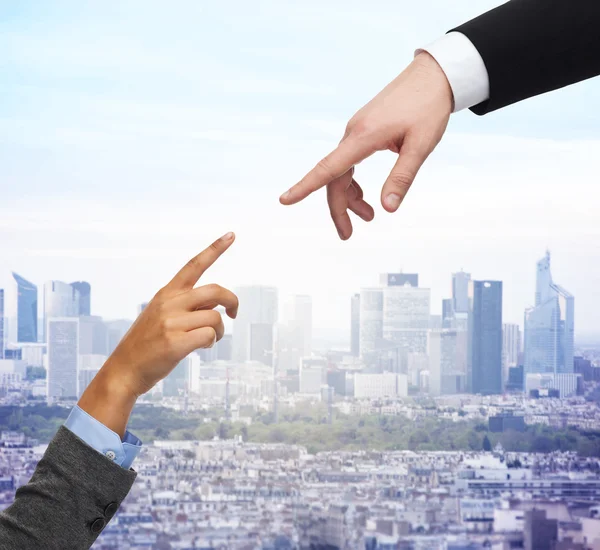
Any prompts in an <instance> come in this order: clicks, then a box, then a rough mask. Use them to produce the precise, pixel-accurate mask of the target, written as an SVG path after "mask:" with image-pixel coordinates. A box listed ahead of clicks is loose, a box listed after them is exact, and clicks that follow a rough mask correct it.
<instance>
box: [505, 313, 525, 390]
mask: <svg viewBox="0 0 600 550" xmlns="http://www.w3.org/2000/svg"><path fill="white" fill-rule="evenodd" d="M520 351H521V329H520V328H519V325H516V324H512V323H504V324H503V325H502V376H503V380H504V381H505V382H506V381H507V380H508V369H510V368H511V367H516V366H517V365H518V364H519V353H520Z"/></svg>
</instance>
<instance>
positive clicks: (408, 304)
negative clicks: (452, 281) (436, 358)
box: [383, 276, 430, 353]
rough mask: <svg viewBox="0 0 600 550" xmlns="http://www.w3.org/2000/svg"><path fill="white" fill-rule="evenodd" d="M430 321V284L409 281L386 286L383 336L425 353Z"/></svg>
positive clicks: (407, 348) (404, 347)
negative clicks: (424, 285)
mask: <svg viewBox="0 0 600 550" xmlns="http://www.w3.org/2000/svg"><path fill="white" fill-rule="evenodd" d="M415 277H416V276H415ZM429 323H430V291H429V289H428V288H420V287H417V286H412V285H410V284H408V283H406V284H404V286H388V287H385V288H384V289H383V338H384V340H386V341H388V342H393V344H394V345H395V346H398V347H400V348H402V349H403V350H404V351H405V352H406V353H426V352H427V331H428V330H429Z"/></svg>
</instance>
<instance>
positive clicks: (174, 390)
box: [162, 357, 190, 397]
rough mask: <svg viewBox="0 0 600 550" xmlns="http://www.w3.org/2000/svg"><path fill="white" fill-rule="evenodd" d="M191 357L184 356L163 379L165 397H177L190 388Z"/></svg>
mask: <svg viewBox="0 0 600 550" xmlns="http://www.w3.org/2000/svg"><path fill="white" fill-rule="evenodd" d="M189 365H190V360H189V357H184V358H183V359H182V360H181V361H180V362H179V363H177V366H176V367H175V368H174V369H173V370H172V371H171V372H170V373H169V374H168V376H167V377H166V378H165V379H164V380H163V392H162V393H163V395H164V396H165V397H177V396H181V395H183V394H184V393H185V391H186V390H187V389H189V386H188V384H189V382H190V373H189Z"/></svg>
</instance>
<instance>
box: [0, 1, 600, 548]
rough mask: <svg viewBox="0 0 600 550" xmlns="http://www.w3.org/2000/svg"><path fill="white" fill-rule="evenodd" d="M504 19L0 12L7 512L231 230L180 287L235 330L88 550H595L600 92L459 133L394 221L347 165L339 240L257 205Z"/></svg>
mask: <svg viewBox="0 0 600 550" xmlns="http://www.w3.org/2000/svg"><path fill="white" fill-rule="evenodd" d="M499 3H500V1H499V0H479V1H478V2H472V1H471V0H455V1H454V2H447V1H446V0H428V1H427V2H416V3H415V2H411V3H407V2H397V0H371V1H370V2H364V1H361V0H328V1H327V2H323V1H322V0H304V1H303V2H280V1H277V0H260V1H259V2H242V1H239V0H233V1H232V2H197V1H196V0H178V1H177V2H170V3H165V2H152V1H148V0H146V1H144V2H143V3H141V2H138V1H137V0H122V1H121V2H104V3H93V2H78V1H76V0H64V1H62V2H38V1H35V0H19V2H0V51H1V52H2V64H1V71H2V101H0V182H1V183H0V188H1V191H2V199H1V200H0V249H1V251H2V259H1V260H0V316H1V318H2V320H1V322H0V508H2V507H7V506H9V505H10V503H11V502H12V501H13V498H14V494H15V491H16V489H17V488H18V487H20V486H22V485H24V484H26V483H27V481H28V480H29V479H30V477H31V475H32V473H33V471H34V469H35V466H36V464H37V462H38V460H39V459H40V457H41V456H42V454H43V452H44V450H45V448H46V445H47V443H48V442H49V441H50V440H51V438H52V437H53V435H54V434H55V433H56V430H57V429H58V428H59V426H61V425H62V424H63V423H64V421H65V419H66V418H67V416H68V414H69V411H70V409H71V407H72V405H73V404H74V403H75V402H76V400H77V398H78V396H79V395H81V393H82V392H83V391H84V389H85V387H86V386H87V385H88V384H89V383H90V381H91V380H92V379H93V377H94V376H95V375H96V373H97V372H98V369H99V368H100V367H101V366H102V364H103V363H104V361H105V360H106V358H107V356H109V355H110V353H111V352H112V351H113V350H114V349H115V346H116V345H117V344H118V342H119V340H120V339H121V338H122V337H123V335H124V334H125V332H126V331H127V329H128V327H129V326H130V325H131V322H132V320H133V318H134V317H135V316H136V308H137V313H138V314H139V312H140V311H141V310H142V309H143V307H144V304H143V303H142V302H144V301H147V300H149V299H150V298H151V296H153V294H154V293H155V292H156V291H157V290H158V289H159V288H160V287H161V286H162V285H164V284H165V283H166V282H167V281H168V280H169V279H170V278H171V277H172V276H173V275H174V273H175V272H176V271H177V269H178V268H179V267H180V266H181V265H183V264H184V262H185V261H187V260H188V259H189V258H190V257H192V256H193V255H194V254H197V253H198V252H199V251H200V250H202V249H203V248H204V247H205V246H206V245H207V244H208V243H210V242H212V241H213V240H214V239H215V238H217V237H218V236H219V235H222V234H224V233H225V232H227V231H235V233H236V243H235V244H234V246H232V247H231V249H230V250H228V251H227V253H226V254H225V255H224V256H223V257H222V258H221V259H220V260H219V262H217V263H216V264H215V265H214V266H213V267H212V268H211V270H210V271H209V272H208V273H207V274H206V277H203V279H202V280H201V281H200V284H205V283H209V282H216V283H219V284H221V285H223V286H226V287H227V288H231V289H232V290H235V291H236V292H237V293H238V296H239V298H240V303H241V306H240V311H239V316H238V318H237V319H236V320H235V321H230V320H228V319H225V326H226V334H225V337H224V338H223V339H222V340H221V341H220V342H219V343H218V344H217V345H216V346H214V347H213V348H211V349H209V350H201V351H199V352H198V353H193V354H191V355H190V356H189V357H187V358H186V359H185V360H184V361H182V362H181V363H180V364H179V365H178V366H177V367H176V368H175V369H174V371H173V372H172V373H171V374H170V375H169V376H168V377H167V378H166V379H165V380H164V381H163V382H162V383H161V384H159V385H158V386H157V387H156V388H154V389H153V390H152V391H151V392H150V393H148V394H146V395H144V396H143V397H142V398H141V399H140V401H139V403H138V404H137V406H136V408H135V409H134V411H133V414H132V416H131V420H130V429H131V431H132V432H133V433H135V434H136V435H137V436H139V437H140V438H141V439H142V441H143V443H144V445H143V448H142V451H141V454H140V456H139V457H138V458H137V459H136V461H135V462H134V465H133V466H134V468H135V469H136V471H137V472H138V477H137V482H136V484H135V486H134V487H133V489H132V491H131V493H130V495H129V496H128V498H127V500H126V501H125V502H124V503H123V505H122V506H121V509H120V510H119V512H118V514H117V515H116V516H115V517H114V519H113V520H112V521H111V522H110V523H109V525H108V526H107V528H106V529H105V530H104V532H103V533H102V535H101V537H100V538H99V539H98V541H97V542H96V543H95V545H94V548H95V549H96V550H109V549H110V550H115V549H119V550H133V549H136V550H137V549H145V550H191V549H196V550H198V549H203V550H204V549H206V550H208V549H219V550H221V549H232V550H297V549H298V550H299V549H302V550H308V549H328V550H334V549H340V550H342V549H344V550H354V549H360V550H363V549H364V550H392V549H394V550H425V549H427V550H438V549H441V550H483V549H488V548H489V549H493V550H507V549H515V548H517V549H519V548H523V549H525V550H534V549H535V550H599V549H600V540H599V538H600V535H599V533H600V480H599V477H600V458H599V457H600V410H599V403H600V389H599V386H600V326H599V319H600V315H599V313H598V312H599V311H600V285H598V281H600V239H599V237H600V226H599V224H598V203H597V200H596V199H595V197H597V195H598V193H597V189H598V182H597V179H598V178H597V174H598V173H599V172H600V140H599V139H598V128H600V110H599V109H594V108H590V106H594V105H597V101H598V99H597V98H598V97H600V80H599V79H590V80H588V81H586V82H582V83H580V84H578V85H576V86H570V87H567V88H564V89H561V90H558V91H556V92H553V93H552V94H547V95H543V96H540V97H536V98H534V99H531V100H528V101H525V102H521V103H519V104H516V105H513V106H511V107H510V108H507V109H502V110H501V111H498V112H495V113H492V114H490V115H486V116H485V117H476V116H474V115H473V114H472V113H470V112H468V111H465V112H461V113H455V114H453V115H452V117H451V120H450V123H449V127H448V131H447V133H446V135H445V136H444V138H443V140H442V142H441V143H440V144H439V146H438V147H437V148H436V151H435V152H434V153H433V154H432V155H431V156H430V158H429V159H428V160H427V162H426V163H425V165H424V166H423V167H422V169H421V170H420V171H419V174H418V177H417V179H416V181H415V183H414V185H413V186H412V187H411V190H410V193H409V194H408V195H407V197H406V199H405V201H404V202H403V205H402V207H401V209H400V210H399V211H398V212H397V213H396V214H394V215H388V214H387V213H385V212H383V211H382V209H381V208H380V207H378V205H379V201H380V196H379V194H380V186H381V184H382V183H383V182H384V181H385V179H386V177H387V175H388V174H389V170H390V168H391V167H392V166H393V163H394V162H395V156H394V155H392V154H388V153H383V152H381V153H378V154H376V155H374V156H373V157H372V158H370V159H368V160H367V161H365V162H363V163H361V164H360V165H359V166H358V167H357V168H356V174H355V176H356V178H357V181H358V182H359V183H360V184H361V186H362V188H363V189H364V193H365V199H366V200H368V201H369V202H370V203H371V204H372V205H373V206H374V208H375V212H376V215H375V219H374V220H373V221H372V222H370V223H369V224H364V223H362V222H361V221H360V220H356V222H354V220H353V223H354V234H353V235H352V238H351V239H350V240H348V241H347V242H343V243H342V242H340V241H339V239H338V236H337V234H336V231H335V229H334V227H333V225H332V224H331V220H330V216H329V212H328V208H327V203H326V200H325V193H324V192H320V193H315V194H314V195H313V196H311V197H310V198H309V199H307V200H306V201H303V202H302V203H300V204H298V205H296V206H294V207H292V208H284V207H282V206H281V205H280V204H279V203H278V201H277V197H279V195H280V194H281V193H282V192H283V191H285V190H286V189H287V188H289V186H290V185H292V184H293V183H295V182H297V181H298V179H299V178H301V177H302V176H303V175H304V174H305V173H306V172H307V171H308V170H309V169H310V168H311V167H312V166H314V164H315V162H317V161H318V159H320V158H322V157H323V155H325V154H327V152H328V151H331V150H332V149H333V147H335V146H336V144H337V143H338V142H339V139H340V137H341V135H342V134H343V129H344V127H345V125H346V123H347V121H348V120H349V119H350V117H352V115H353V114H354V113H355V112H356V110H357V109H358V108H359V107H360V106H361V105H364V104H365V103H366V102H367V101H369V100H370V99H371V98H372V97H373V96H374V95H375V94H377V93H378V92H379V91H380V90H381V89H382V88H383V87H384V86H385V85H386V84H387V83H388V82H390V81H391V80H392V79H394V78H395V77H396V76H397V75H398V73H399V72H400V71H401V70H402V69H403V68H404V67H405V66H406V65H407V64H408V63H410V61H411V60H412V58H413V54H414V51H415V49H416V48H419V47H422V46H424V45H426V44H428V43H429V42H431V41H433V40H435V39H437V38H438V37H439V36H441V35H443V34H444V33H446V32H447V31H448V30H449V29H451V28H455V27H456V25H458V24H460V23H462V22H464V21H467V20H469V19H471V18H473V17H475V16H477V15H479V14H480V13H482V12H483V11H486V10H488V9H491V8H493V7H494V6H495V5H498V4H499ZM547 249H549V250H550V252H551V254H549V253H548V252H547ZM400 268H402V269H400ZM563 287H564V288H563ZM575 298H576V299H577V307H576V308H575Z"/></svg>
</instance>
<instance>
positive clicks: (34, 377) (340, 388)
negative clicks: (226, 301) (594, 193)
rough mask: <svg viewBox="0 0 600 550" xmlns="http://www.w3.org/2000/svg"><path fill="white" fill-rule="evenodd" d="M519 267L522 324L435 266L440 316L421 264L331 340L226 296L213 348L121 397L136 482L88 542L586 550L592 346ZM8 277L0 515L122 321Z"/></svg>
mask: <svg viewBox="0 0 600 550" xmlns="http://www.w3.org/2000/svg"><path fill="white" fill-rule="evenodd" d="M531 269H532V270H535V280H536V284H535V288H532V289H531V303H532V304H533V305H532V306H531V307H528V308H527V309H525V310H524V312H523V324H522V325H520V324H513V323H504V322H503V318H502V310H503V307H502V304H503V285H502V281H498V280H487V279H486V280H479V279H477V278H476V277H474V276H473V275H472V274H470V273H468V272H465V271H462V270H461V271H457V272H455V273H452V274H451V275H450V274H449V276H448V285H447V291H448V298H446V299H443V301H442V304H441V311H442V314H441V315H437V314H432V313H431V310H432V304H431V290H430V289H429V288H425V287H423V286H421V285H420V284H419V275H418V273H404V272H398V273H383V274H379V275H377V274H376V273H374V274H373V283H374V284H370V285H368V286H365V287H363V288H360V289H357V292H356V293H354V294H353V295H350V296H348V308H347V313H348V316H347V332H348V342H349V346H347V347H344V346H342V347H340V346H336V345H329V346H327V345H325V346H323V345H322V344H318V343H315V342H317V341H318V340H317V339H316V338H315V336H316V335H315V334H314V332H315V331H314V329H313V312H312V308H313V303H312V298H311V296H308V295H292V296H287V297H282V298H280V296H279V292H278V289H277V288H276V287H273V286H261V285H250V286H241V287H239V288H237V289H235V291H236V293H237V295H238V297H239V299H240V303H241V307H240V311H239V315H238V317H237V318H236V319H235V320H234V321H233V322H232V323H231V324H230V327H229V329H228V332H227V333H226V334H225V336H224V337H223V338H222V340H220V341H219V342H218V343H217V344H216V345H215V346H214V347H213V348H210V349H204V350H198V351H197V352H195V353H192V354H191V355H189V356H188V357H186V358H185V359H184V360H183V361H182V362H180V363H179V364H178V365H177V366H176V367H175V369H174V370H173V371H172V372H171V374H169V375H168V376H167V378H166V379H165V380H163V381H162V382H161V383H159V384H158V385H157V386H156V387H155V388H154V389H152V390H151V391H150V392H149V393H148V394H146V395H145V396H143V397H142V398H141V399H140V401H139V403H138V405H137V406H136V409H135V411H134V414H133V415H132V419H131V429H132V430H133V431H134V432H135V433H137V434H138V435H140V436H141V437H142V439H143V440H144V443H145V444H144V449H143V451H142V454H141V456H140V457H139V459H138V461H137V462H136V465H135V468H136V469H137V471H138V472H139V474H140V475H139V478H138V480H139V481H138V483H137V484H136V486H135V488H134V490H133V491H132V493H131V495H130V496H129V497H128V499H127V500H126V502H125V503H124V505H123V506H122V510H121V511H120V513H119V514H118V515H117V517H116V518H115V520H114V521H113V522H112V523H111V524H110V526H109V527H108V528H107V529H106V530H105V532H104V533H103V534H102V535H101V537H100V538H99V540H98V541H97V543H96V545H95V547H97V548H105V549H108V548H157V549H158V548H160V549H162V548H172V549H184V548H185V549H187V548H340V549H341V548H451V549H458V548H469V549H471V548H473V549H475V548H483V547H492V548H498V549H504V548H536V549H537V548H549V549H555V548H556V549H558V548H561V549H562V548H569V549H570V548H573V549H577V548H581V549H587V548H593V549H596V548H598V547H599V546H598V545H599V544H600V538H599V537H600V529H599V526H600V476H599V473H600V458H599V457H600V408H599V403H600V343H598V344H596V345H586V346H583V347H578V346H576V344H575V342H576V340H575V335H576V332H575V323H574V308H575V298H574V296H573V294H571V293H570V292H569V291H568V290H566V289H565V288H563V287H562V286H560V285H559V284H558V283H557V282H556V281H555V279H554V278H553V275H552V269H551V255H550V252H548V251H547V252H546V253H545V254H544V255H543V256H542V257H541V258H540V259H539V260H538V261H537V263H536V262H535V261H533V259H532V262H531ZM5 275H6V278H5V280H4V281H3V286H2V287H1V288H0V319H1V320H2V322H0V353H1V354H0V357H1V359H0V403H1V405H0V423H1V427H2V430H3V431H2V434H1V441H0V458H1V460H2V463H1V468H2V472H1V473H2V475H3V476H4V477H2V478H1V479H0V486H1V487H2V495H3V496H2V505H3V506H7V505H9V504H10V502H11V501H12V498H13V496H14V491H15V490H16V488H17V487H18V486H20V485H21V484H23V483H25V482H26V481H27V479H28V478H29V476H30V475H31V474H32V472H33V468H34V467H35V464H36V461H37V460H38V459H39V458H40V456H41V453H42V452H43V450H44V448H45V444H47V443H48V441H49V439H50V438H51V437H52V435H53V433H54V431H55V430H56V429H57V427H58V426H59V425H60V424H61V423H62V422H63V421H64V419H65V418H66V416H67V414H68V412H69V410H70V408H71V407H72V406H73V404H75V403H76V401H77V399H78V397H79V396H81V394H82V393H83V391H84V390H85V388H86V387H87V385H88V384H89V383H90V381H91V380H92V379H93V377H94V376H95V375H96V373H97V372H98V370H99V369H100V368H101V367H102V365H103V364H104V362H105V361H106V359H107V357H108V356H109V355H110V354H111V352H112V351H113V350H114V349H115V347H116V346H117V344H118V342H119V341H120V339H121V338H122V337H123V335H124V334H125V333H126V331H127V330H128V328H129V326H130V325H131V323H132V321H131V320H106V319H103V318H102V317H100V316H97V315H93V311H92V307H91V304H92V303H93V300H92V297H93V291H94V289H93V287H92V286H91V285H90V284H89V283H88V282H85V281H78V282H73V283H66V282H62V281H57V280H51V281H47V282H45V283H43V284H40V285H39V286H38V285H36V284H35V283H34V282H32V279H33V280H36V277H35V274H29V273H28V274H17V273H15V272H9V273H6V274H5ZM25 275H26V276H25ZM32 275H33V276H32ZM369 282H370V281H369ZM146 305H147V303H142V304H140V305H139V306H138V312H140V313H141V311H143V309H144V308H145V307H146Z"/></svg>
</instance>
